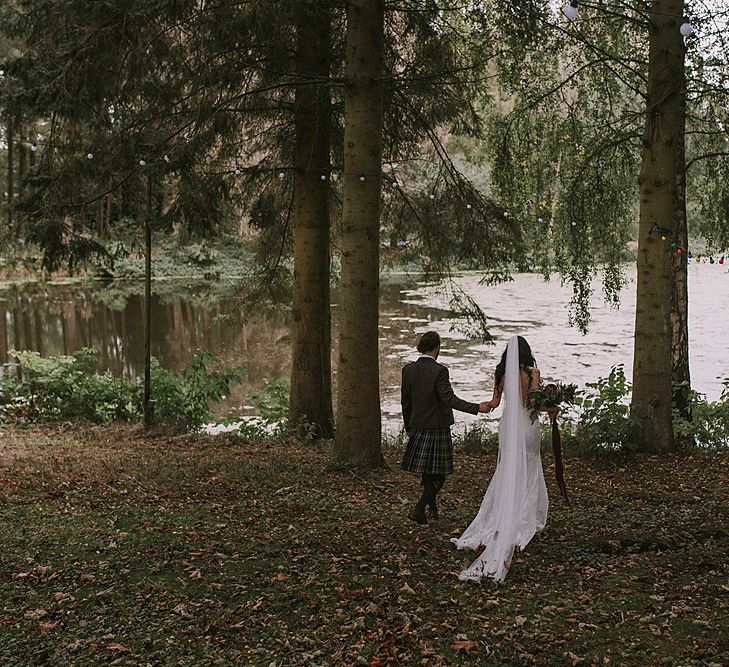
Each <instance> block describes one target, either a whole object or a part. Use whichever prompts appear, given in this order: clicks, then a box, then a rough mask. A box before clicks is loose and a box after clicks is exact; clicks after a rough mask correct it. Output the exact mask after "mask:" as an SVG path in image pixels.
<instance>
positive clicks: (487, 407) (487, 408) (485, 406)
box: [478, 401, 494, 412]
mask: <svg viewBox="0 0 729 667" xmlns="http://www.w3.org/2000/svg"><path fill="white" fill-rule="evenodd" d="M493 409H494V406H493V404H492V403H491V401H482V402H481V403H479V404H478V411H479V412H491V410H493Z"/></svg>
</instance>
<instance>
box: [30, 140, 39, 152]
mask: <svg viewBox="0 0 729 667" xmlns="http://www.w3.org/2000/svg"><path fill="white" fill-rule="evenodd" d="M30 150H32V151H33V152H34V153H35V152H36V151H37V150H38V144H37V143H35V141H34V142H33V143H32V144H31V145H30Z"/></svg>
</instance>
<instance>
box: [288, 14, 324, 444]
mask: <svg viewBox="0 0 729 667" xmlns="http://www.w3.org/2000/svg"><path fill="white" fill-rule="evenodd" d="M330 23H331V19H330V15H329V10H328V8H327V4H326V3H323V2H302V3H301V4H300V5H299V6H298V8H297V25H296V29H297V49H296V55H297V58H296V66H297V75H298V79H299V84H298V85H297V88H296V102H295V107H294V122H295V133H296V154H295V158H294V159H295V166H296V173H295V176H294V200H295V204H294V293H293V322H292V327H291V330H292V331H291V332H292V364H291V393H290V400H289V423H290V425H291V426H292V428H293V429H294V430H298V431H299V432H303V431H304V429H310V428H313V435H315V436H316V437H318V438H331V437H332V436H333V434H334V429H333V425H334V414H333V411H332V384H331V314H330V286H329V265H330V261H329V180H328V177H329V150H330V148H329V143H330V138H329V135H330V129H329V124H330V113H331V110H330V108H331V98H330V90H329V84H328V79H329V70H330V66H331V63H330V61H331V28H330ZM322 175H324V176H326V177H327V178H326V180H322V178H321V177H322Z"/></svg>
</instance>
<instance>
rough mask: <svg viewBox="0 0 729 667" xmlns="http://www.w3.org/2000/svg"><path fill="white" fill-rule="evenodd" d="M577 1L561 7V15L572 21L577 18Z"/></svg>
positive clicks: (574, 0)
mask: <svg viewBox="0 0 729 667" xmlns="http://www.w3.org/2000/svg"><path fill="white" fill-rule="evenodd" d="M578 11H579V10H578V9H577V0H571V2H570V3H569V4H568V5H565V6H564V7H562V13H563V14H564V15H565V16H566V17H567V18H568V19H569V20H570V21H574V20H575V19H576V18H577V13H578Z"/></svg>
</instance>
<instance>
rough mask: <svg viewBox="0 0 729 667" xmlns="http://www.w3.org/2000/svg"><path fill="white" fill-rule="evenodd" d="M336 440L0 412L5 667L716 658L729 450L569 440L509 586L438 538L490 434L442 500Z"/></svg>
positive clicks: (1, 654) (724, 647)
mask: <svg viewBox="0 0 729 667" xmlns="http://www.w3.org/2000/svg"><path fill="white" fill-rule="evenodd" d="M400 455H401V452H400V451H396V450H394V449H391V450H386V452H385V456H386V459H387V463H388V467H386V468H384V469H380V470H376V471H373V472H369V473H367V472H362V471H350V470H336V469H330V468H329V467H328V466H327V464H328V458H329V454H328V451H327V449H326V448H325V447H324V446H318V447H312V446H304V445H302V444H299V443H296V442H290V441H289V442H276V443H264V442H250V443H234V442H232V441H231V440H229V439H227V438H226V436H216V437H213V436H188V437H180V436H178V437H175V436H172V435H170V434H165V433H145V432H144V431H143V430H142V429H141V428H140V427H137V426H117V425H112V426H107V427H79V426H66V427H62V426H56V427H34V428H29V429H20V428H8V427H5V428H2V429H0V513H1V516H0V526H1V527H0V601H1V602H0V605H1V609H0V664H2V665H3V666H4V667H10V666H14V665H23V666H26V665H42V664H48V665H54V666H55V665H104V664H115V665H262V666H264V667H270V666H272V665H276V666H277V667H282V666H284V665H285V666H288V665H356V664H362V665H459V664H464V665H500V664H511V665H531V664H536V665H681V666H687V665H715V666H717V667H718V666H719V665H727V664H729V561H728V559H727V553H728V552H729V455H727V453H711V454H710V453H706V454H703V453H690V454H680V455H670V456H662V457H640V458H631V459H620V460H606V459H594V458H593V459H590V458H579V457H567V459H566V476H567V486H568V489H569V490H570V492H571V494H572V496H573V498H574V500H573V502H572V503H571V504H567V503H565V502H564V501H561V500H560V499H559V498H558V497H557V496H556V494H555V492H554V484H553V475H552V470H551V456H550V455H549V454H545V469H546V473H547V479H548V486H549V488H550V493H551V494H552V505H551V508H550V515H549V521H548V526H547V528H546V529H545V530H544V531H543V533H541V534H540V535H538V536H537V537H536V538H535V539H534V540H533V541H532V543H531V544H529V546H528V547H527V549H526V550H525V551H524V552H523V553H521V554H520V555H518V557H516V558H515V560H514V562H513V563H512V566H511V570H510V572H509V576H508V577H507V579H506V581H505V582H504V583H503V584H502V585H500V586H497V585H495V584H493V583H491V582H486V583H483V584H480V585H479V584H473V583H462V582H460V581H458V579H457V574H458V571H459V570H460V569H461V568H462V567H463V566H464V565H465V564H467V563H468V562H469V560H470V558H471V557H472V555H470V554H469V552H462V551H456V550H455V549H454V548H453V547H452V545H451V544H450V542H449V538H450V537H452V536H454V535H457V534H459V533H460V531H462V530H463V528H464V527H465V526H466V525H467V523H468V522H469V520H470V519H471V518H472V516H473V515H474V513H475V511H476V509H477V507H478V505H479V502H480V497H481V495H482V494H483V490H484V486H485V484H486V483H487V482H488V479H489V477H490V474H491V471H492V470H493V467H494V464H495V455H494V453H493V452H487V453H483V454H465V453H463V452H456V462H457V470H456V472H455V474H454V475H453V476H451V477H450V478H449V480H448V482H447V484H446V487H445V489H444V492H443V501H442V510H441V519H440V520H439V521H438V522H437V523H435V522H433V523H432V524H431V525H429V526H422V527H421V526H418V525H417V524H414V523H413V522H411V521H409V520H408V519H407V512H408V510H409V509H410V507H411V505H412V502H413V500H414V499H415V497H416V495H417V493H418V488H417V481H416V479H415V478H414V476H411V475H408V474H405V473H403V472H401V471H400V470H399V468H398V467H397V463H398V460H399V457H400Z"/></svg>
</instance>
